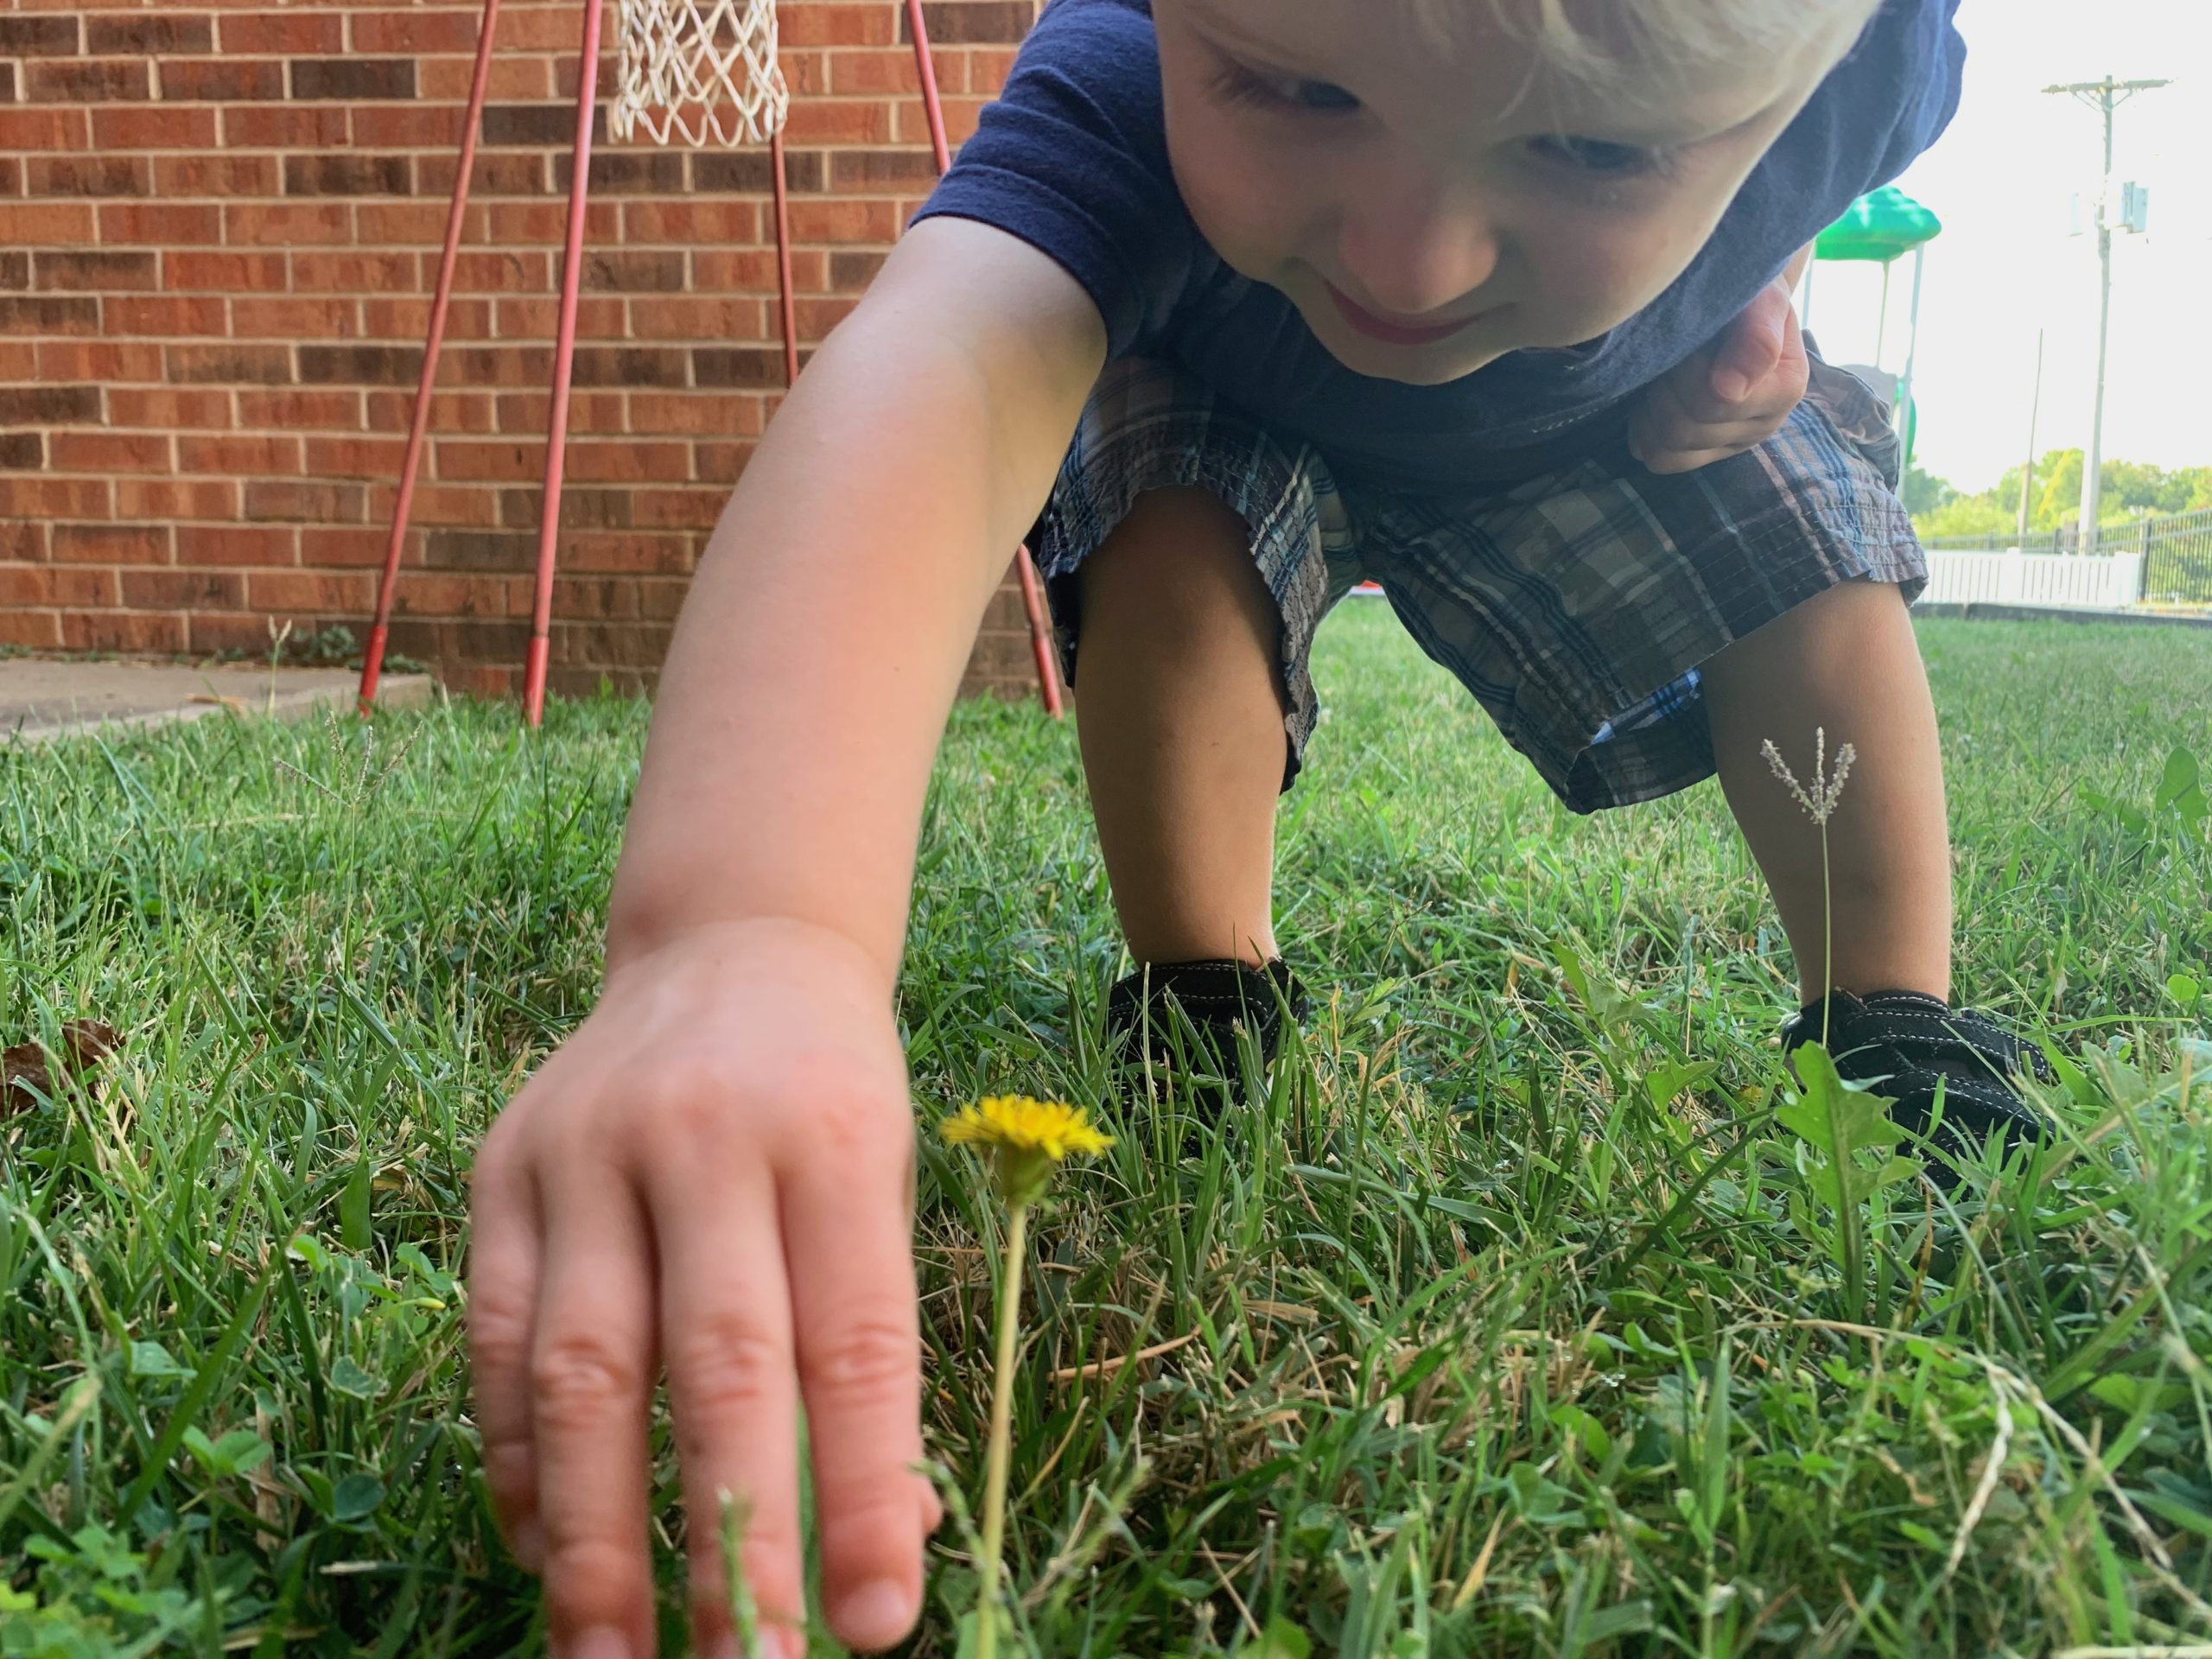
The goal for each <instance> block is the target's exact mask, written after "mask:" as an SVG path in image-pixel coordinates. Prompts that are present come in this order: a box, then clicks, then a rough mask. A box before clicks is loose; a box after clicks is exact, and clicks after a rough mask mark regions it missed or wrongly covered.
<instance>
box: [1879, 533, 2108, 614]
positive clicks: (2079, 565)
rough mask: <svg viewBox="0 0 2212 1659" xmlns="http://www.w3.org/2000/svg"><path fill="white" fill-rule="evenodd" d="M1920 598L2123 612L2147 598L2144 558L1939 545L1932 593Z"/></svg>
mask: <svg viewBox="0 0 2212 1659" xmlns="http://www.w3.org/2000/svg"><path fill="white" fill-rule="evenodd" d="M1921 597H1922V599H1923V601H1927V602H1929V603H1931V604H1937V605H2036V606H2044V607H2050V608H2051V609H2056V610H2064V609H2070V608H2087V609H2094V610H2119V609H2120V608H2122V607H2126V606H2129V605H2133V604H2135V603H2137V602H2138V601H2140V600H2141V599H2142V597H2143V556H2142V555H2141V554H2140V553H2106V554H2097V555H2091V556H2087V557H2085V556H2082V555H2080V554H2071V553H2023V552H2021V551H2020V550H2018V548H2013V549H2010V550H2006V551H2004V552H2000V553H1967V552H1957V551H1952V550H1943V549H1936V550H1931V551H1930V552H1929V555H1928V591H1927V592H1926V593H1925V594H1922V595H1921Z"/></svg>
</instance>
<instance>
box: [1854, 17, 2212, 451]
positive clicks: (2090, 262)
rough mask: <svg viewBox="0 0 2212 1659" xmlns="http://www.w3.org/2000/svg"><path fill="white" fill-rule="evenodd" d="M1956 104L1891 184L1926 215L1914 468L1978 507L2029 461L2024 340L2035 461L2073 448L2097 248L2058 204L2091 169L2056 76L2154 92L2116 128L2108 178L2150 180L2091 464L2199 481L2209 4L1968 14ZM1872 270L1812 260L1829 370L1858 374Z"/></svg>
mask: <svg viewBox="0 0 2212 1659" xmlns="http://www.w3.org/2000/svg"><path fill="white" fill-rule="evenodd" d="M1959 27H1960V31H1961V33H1962V34H1963V35H1965V36H1966V39H1967V76H1966V94H1965V98H1964V99H1963V100H1962V102H1961V105H1960V108H1959V114H1958V118H1957V119H1956V120H1955V122H1953V124H1952V125H1951V128H1950V130H1949V131H1948V132H1947V133H1946V134H1945V135H1944V136H1943V137H1942V140H1941V141H1940V142H1939V143H1937V144H1936V148H1935V149H1931V150H1930V151H1929V152H1928V154H1927V155H1926V156H1923V157H1922V158H1921V160H1920V161H1919V162H1916V163H1915V164H1914V166H1913V167H1912V168H1911V170H1910V171H1909V172H1908V173H1906V174H1905V175H1904V177H1903V178H1902V179H1900V180H1898V181H1897V182H1898V184H1899V185H1900V186H1901V187H1902V188H1904V189H1905V190H1907V191H1909V192H1910V193H1911V194H1913V195H1914V196H1916V197H1917V198H1918V199H1919V200H1922V201H1923V202H1925V203H1926V204H1927V205H1928V206H1929V207H1931V208H1933V209H1934V210H1935V211H1936V214H1937V215H1938V216H1939V217H1940V218H1941V219H1942V221H1943V226H1944V229H1943V234H1942V236H1941V237H1939V238H1937V239H1936V241H1935V242H1933V243H1931V244H1930V245H1929V249H1928V264H1927V277H1926V285H1925V289H1924V291H1923V295H1922V298H1921V311H1920V354H1919V360H1918V362H1917V364H1916V367H1915V370H1914V382H1915V386H1916V401H1917V402H1918V403H1919V405H1920V435H1919V447H1918V450H1917V453H1916V460H1917V461H1919V463H1920V464H1921V465H1922V466H1923V467H1926V468H1927V469H1928V470H1929V471H1930V472H1932V473H1934V474H1936V475H1937V476H1938V477H1941V478H1947V479H1948V480H1950V481H1951V482H1952V483H1954V484H1955V485H1957V486H1959V487H1960V488H1961V489H1964V490H1968V491H1973V490H1980V489H1985V488H1986V487H1988V486H1990V485H1992V484H1993V483H1995V482H1996V481H1997V479H1998V477H1999V475H2000V474H2002V473H2003V472H2004V471H2005V468H2006V467H2012V466H2016V465H2018V462H2019V461H2020V460H2021V458H2022V456H2023V455H2024V453H2025V452H2026V449H2027V446H2028V418H2029V409H2030V404H2031V393H2032V391H2033V390H2034V385H2035V364H2036V334H2037V330H2038V329H2043V330H2045V331H2046V340H2045V348H2044V349H2045V358H2044V377H2043V399H2042V412H2041V417H2040V419H2039V421H2038V422H2037V430H2036V448H2037V451H2038V452H2041V451H2044V450H2049V449H2055V448H2065V447H2068V446H2074V445H2080V444H2082V443H2084V442H2087V440H2088V431H2089V420H2090V404H2091V395H2092V385H2093V383H2094V370H2095V361H2096V346H2097V257H2096V238H2095V237H2094V235H2086V236H2082V237H2078V238H2069V236H2068V235H2067V198H2068V197H2069V194H2072V193H2074V192H2076V191H2079V192H2081V193H2082V194H2083V195H2084V196H2085V197H2086V196H2087V195H2088V194H2089V193H2090V192H2091V191H2092V190H2094V188H2095V181H2096V177H2097V173H2098V169H2099V168H2100V167H2101V165H2102V163H2103V150H2102V145H2103V127H2102V124H2101V120H2100V118H2099V117H2098V116H2097V114H2096V112H2095V111H2094V110H2092V109H2089V108H2088V107H2086V106H2084V105H2081V104H2078V103H2076V102H2075V100H2073V99H2069V98H2065V97H2063V96H2050V97H2046V96H2044V92H2043V91H2042V89H2043V88H2044V87H2045V86H2050V85H2052V84H2053V83H2055V82H2060V81H2076V80H2097V79H2102V78H2103V77H2104V76H2105V75H2107V74H2110V75H2112V76H2113V77H2114V78H2115V79H2121V80H2139V79H2160V78H2164V79H2171V81H2173V83H2174V84H2173V85H2172V86H2168V87H2164V88H2162V89H2160V90H2158V91H2155V92H2140V93H2138V94H2137V95H2136V96H2135V97H2134V98H2133V99H2130V100H2129V101H2128V102H2127V103H2126V104H2125V105H2121V107H2120V113H2119V117H2118V119H2117V123H2116V125H2115V143H2114V147H2113V173H2114V175H2115V176H2116V177H2118V178H2120V179H2122V180H2129V181H2135V182H2138V183H2141V184H2145V185H2148V186H2149V187H2150V190H2151V228H2150V232H2149V233H2148V234H2147V235H2144V236H2127V235H2124V234H2123V235H2116V236H2115V237H2114V238H2113V307H2112V353H2111V366H2110V369H2109V372H2108V377H2107V382H2106V391H2105V448H2104V453H2105V454H2106V456H2107V458H2108V459H2120V460H2127V461H2152V462H2155V463H2157V464H2158V465H2160V466H2164V467H2179V466H2200V465H2205V464H2212V318H2208V315H2207V312H2208V309H2212V4H2208V3H2207V0H1965V3H1964V4H1963V5H1962V7H1961V10H1960V14H1959ZM1890 289H1891V292H1890V315H1889V328H1888V339H1887V343H1886V347H1885V352H1884V355H1883V366H1885V367H1886V368H1889V369H1891V371H1896V370H1898V369H1901V368H1902V367H1903V366H1904V352H1905V339H1906V334H1907V332H1908V331H1907V327H1906V321H1907V318H1908V316H1909V315H1910V301H1911V294H1912V263H1911V260H1910V258H1909V257H1908V258H1905V259H1901V260H1899V261H1898V262H1897V265H1896V266H1895V267H1894V269H1893V270H1892V274H1891V284H1890ZM1880 294H1881V268H1880V267H1879V266H1878V265H1854V264H1825V263H1824V264H1821V266H1820V267H1819V268H1818V270H1817V272H1816V274H1815V282H1814V288H1813V294H1812V324H1813V332H1814V334H1815V335H1816V336H1817V337H1818V338H1819V340H1820V342H1821V351H1822V352H1823V353H1825V354H1826V355H1827V357H1828V359H1830V360H1831V361H1834V362H1841V363H1868V362H1872V360H1873V358H1874V348H1875V328H1876V324H1877V321H1878V319H1879V317H1880V315H1881V303H1880Z"/></svg>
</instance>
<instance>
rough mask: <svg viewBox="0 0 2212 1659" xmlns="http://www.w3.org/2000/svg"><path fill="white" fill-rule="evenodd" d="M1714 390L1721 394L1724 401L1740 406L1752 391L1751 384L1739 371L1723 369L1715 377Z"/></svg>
mask: <svg viewBox="0 0 2212 1659" xmlns="http://www.w3.org/2000/svg"><path fill="white" fill-rule="evenodd" d="M1713 391H1716V392H1718V393H1719V394H1720V397H1721V398H1722V399H1723V401H1725V402H1727V403H1731V404H1740V403H1742V402H1743V401H1744V395H1745V393H1746V392H1748V391H1751V381H1750V380H1749V379H1748V378H1746V377H1745V375H1744V374H1743V373H1741V372H1739V371H1738V370H1735V369H1723V370H1721V371H1720V372H1719V373H1718V374H1716V375H1714V376H1713Z"/></svg>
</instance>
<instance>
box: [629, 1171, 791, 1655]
mask: <svg viewBox="0 0 2212 1659" xmlns="http://www.w3.org/2000/svg"><path fill="white" fill-rule="evenodd" d="M670 1150H671V1151H673V1152H676V1153H677V1156H674V1157H671V1159H670V1160H668V1163H667V1166H665V1167H663V1168H660V1169H658V1171H657V1172H656V1174H655V1178H654V1180H653V1185H652V1195H653V1206H654V1209H653V1223H654V1226H653V1230H654V1235H655V1236H657V1237H658V1239H659V1240H660V1248H661V1253H662V1260H661V1285H660V1326H661V1352H662V1354H663V1356H664V1360H665V1363H666V1365H667V1370H668V1398H669V1408H670V1411H671V1415H672V1417H673V1419H674V1421H675V1426H676V1443H677V1452H678V1456H679V1458H680V1459H681V1462H682V1465H683V1507H684V1512H685V1516H686V1517H687V1522H688V1529H689V1531H690V1548H691V1601H692V1611H693V1619H692V1624H693V1643H694V1645H693V1651H694V1652H696V1653H698V1654H701V1655H703V1656H710V1659H720V1656H721V1655H723V1654H726V1653H728V1652H729V1651H730V1650H731V1647H732V1630H731V1625H730V1612H731V1607H730V1602H729V1593H728V1586H729V1580H728V1563H727V1562H726V1561H725V1560H724V1558H723V1554H722V1510H721V1495H722V1494H723V1493H724V1492H727V1493H728V1494H729V1495H730V1497H731V1498H732V1499H733V1501H734V1504H735V1506H736V1515H737V1518H738V1521H739V1522H740V1524H741V1528H742V1537H743V1563H744V1567H745V1575H746V1582H747V1587H748V1589H749V1590H750V1592H751V1594H752V1597H753V1605H754V1608H755V1610H756V1611H757V1613H758V1615H759V1617H760V1634H761V1645H760V1652H761V1655H762V1659H781V1656H782V1655H783V1654H785V1652H786V1651H789V1652H791V1653H798V1652H800V1651H802V1650H803V1649H801V1648H800V1647H799V1646H798V1645H797V1644H796V1643H790V1644H789V1645H787V1646H778V1645H776V1643H777V1641H778V1639H779V1638H778V1637H776V1636H775V1635H773V1634H772V1632H775V1631H778V1630H780V1631H782V1632H783V1633H784V1635H785V1637H794V1636H796V1634H797V1633H798V1632H799V1631H800V1630H802V1629H803V1627H804V1615H805V1611H806V1590H805V1584H806V1576H805V1563H804V1560H802V1559H801V1554H802V1549H803V1544H802V1541H801V1539H800V1536H799V1522H798V1376H797V1371H796V1369H795V1366H794V1363H793V1360H792V1356H791V1287H790V1282H789V1280H788V1278H787V1277H786V1274H785V1264H784V1249H785V1246H784V1238H783V1229H782V1227H781V1225H780V1224H779V1220H778V1216H777V1203H776V1190H775V1180H774V1177H773V1175H772V1173H770V1171H769V1168H768V1166H767V1165H766V1162H765V1161H764V1160H761V1159H760V1157H758V1156H757V1155H740V1154H737V1153H736V1152H735V1151H734V1150H729V1149H725V1150H723V1151H722V1152H721V1153H719V1154H718V1153H716V1152H715V1151H713V1150H711V1149H709V1150H707V1151H706V1154H705V1155H704V1156H702V1155H701V1149H700V1148H697V1147H683V1148H678V1147H671V1148H670Z"/></svg>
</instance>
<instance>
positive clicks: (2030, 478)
mask: <svg viewBox="0 0 2212 1659" xmlns="http://www.w3.org/2000/svg"><path fill="white" fill-rule="evenodd" d="M2043 334H2044V331H2043V330H2042V329H2040V328H2038V329H2037V330H2036V389H2035V395H2034V396H2033V397H2030V398H2029V399H2028V464H2027V465H2026V466H2024V467H2022V468H2021V469H2020V537H2019V544H2020V550H2021V551H2022V552H2025V551H2026V550H2027V546H2028V492H2029V491H2030V490H2031V488H2033V487H2034V486H2035V481H2036V422H2037V418H2038V417H2039V416H2041V415H2042V414H2043Z"/></svg>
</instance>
